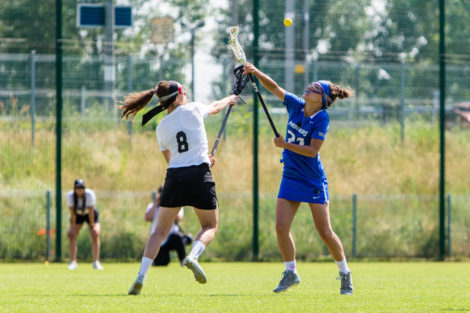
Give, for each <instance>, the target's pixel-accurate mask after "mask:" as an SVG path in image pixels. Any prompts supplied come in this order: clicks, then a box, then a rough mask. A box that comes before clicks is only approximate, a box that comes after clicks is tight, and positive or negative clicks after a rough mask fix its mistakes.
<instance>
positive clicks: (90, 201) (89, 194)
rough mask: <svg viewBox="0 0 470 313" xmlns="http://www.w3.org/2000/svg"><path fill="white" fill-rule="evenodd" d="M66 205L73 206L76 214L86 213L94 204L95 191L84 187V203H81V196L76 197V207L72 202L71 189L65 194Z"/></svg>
mask: <svg viewBox="0 0 470 313" xmlns="http://www.w3.org/2000/svg"><path fill="white" fill-rule="evenodd" d="M67 205H68V206H69V207H71V208H74V210H75V213H76V214H77V215H87V214H88V208H89V207H94V206H95V205H96V196H95V192H94V191H93V190H91V189H88V188H85V205H83V198H78V199H77V207H76V208H75V207H74V203H73V190H72V191H70V192H69V193H68V194H67Z"/></svg>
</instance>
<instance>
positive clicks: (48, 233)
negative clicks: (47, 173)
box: [46, 189, 51, 261]
mask: <svg viewBox="0 0 470 313" xmlns="http://www.w3.org/2000/svg"><path fill="white" fill-rule="evenodd" d="M50 256H51V191H50V190H49V189H48V190H47V192H46V260H47V261H49V258H50Z"/></svg>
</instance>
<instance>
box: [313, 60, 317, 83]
mask: <svg viewBox="0 0 470 313" xmlns="http://www.w3.org/2000/svg"><path fill="white" fill-rule="evenodd" d="M317 80H318V56H317V55H316V54H314V55H313V81H314V82H316V81H317Z"/></svg>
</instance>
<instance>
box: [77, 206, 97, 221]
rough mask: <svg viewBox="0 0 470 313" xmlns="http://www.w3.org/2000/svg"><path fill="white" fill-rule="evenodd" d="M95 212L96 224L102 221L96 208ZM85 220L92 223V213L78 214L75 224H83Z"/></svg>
mask: <svg viewBox="0 0 470 313" xmlns="http://www.w3.org/2000/svg"><path fill="white" fill-rule="evenodd" d="M94 212H95V224H96V223H99V222H100V218H99V213H98V211H97V210H96V209H95V210H94ZM83 222H87V223H88V225H89V224H90V215H89V214H86V215H78V214H77V218H76V219H75V225H77V224H83Z"/></svg>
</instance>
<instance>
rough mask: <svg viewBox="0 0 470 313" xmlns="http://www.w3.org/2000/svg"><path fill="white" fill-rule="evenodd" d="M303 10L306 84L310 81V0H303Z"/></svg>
mask: <svg viewBox="0 0 470 313" xmlns="http://www.w3.org/2000/svg"><path fill="white" fill-rule="evenodd" d="M303 11H304V33H303V35H304V40H303V43H304V58H305V62H304V85H305V86H307V85H308V84H309V82H310V77H309V68H310V64H309V55H310V54H309V51H308V50H309V49H310V0H304V4H303Z"/></svg>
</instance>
